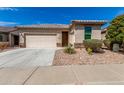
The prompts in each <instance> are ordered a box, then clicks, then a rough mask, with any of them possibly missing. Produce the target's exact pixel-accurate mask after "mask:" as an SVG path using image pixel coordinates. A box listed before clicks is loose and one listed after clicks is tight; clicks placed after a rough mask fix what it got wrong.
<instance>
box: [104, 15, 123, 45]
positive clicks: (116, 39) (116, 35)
mask: <svg viewBox="0 0 124 93" xmlns="http://www.w3.org/2000/svg"><path fill="white" fill-rule="evenodd" d="M106 39H109V40H110V41H111V44H113V43H118V44H120V45H121V44H122V42H123V40H124V15H120V16H117V17H116V18H115V19H113V20H112V21H111V22H110V26H109V27H108V28H107V34H106Z"/></svg>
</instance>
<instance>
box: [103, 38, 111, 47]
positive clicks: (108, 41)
mask: <svg viewBox="0 0 124 93" xmlns="http://www.w3.org/2000/svg"><path fill="white" fill-rule="evenodd" d="M103 43H104V45H105V46H106V47H107V48H108V49H111V41H110V40H109V39H106V40H103Z"/></svg>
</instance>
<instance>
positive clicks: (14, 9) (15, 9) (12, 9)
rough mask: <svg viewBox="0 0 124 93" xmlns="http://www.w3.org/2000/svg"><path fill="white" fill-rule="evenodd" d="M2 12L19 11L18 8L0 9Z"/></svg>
mask: <svg viewBox="0 0 124 93" xmlns="http://www.w3.org/2000/svg"><path fill="white" fill-rule="evenodd" d="M0 11H18V9H17V8H9V7H0Z"/></svg>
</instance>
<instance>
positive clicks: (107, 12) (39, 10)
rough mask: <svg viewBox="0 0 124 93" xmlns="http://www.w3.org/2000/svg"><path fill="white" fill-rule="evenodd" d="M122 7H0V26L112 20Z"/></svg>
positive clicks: (120, 12) (121, 10) (121, 12)
mask: <svg viewBox="0 0 124 93" xmlns="http://www.w3.org/2000/svg"><path fill="white" fill-rule="evenodd" d="M123 13H124V8H123V7H116V8H114V7H106V8H105V7H101V8H100V7H96V8H95V7H59V8H58V7H27V8H25V7H13V8H12V7H8V8H7V7H0V26H16V25H29V24H51V23H54V24H69V23H70V22H71V20H112V19H113V18H114V17H115V16H117V15H120V14H123Z"/></svg>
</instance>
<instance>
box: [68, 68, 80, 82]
mask: <svg viewBox="0 0 124 93" xmlns="http://www.w3.org/2000/svg"><path fill="white" fill-rule="evenodd" d="M70 69H71V71H72V73H73V74H74V76H75V78H76V80H77V83H76V84H79V83H80V79H79V78H78V75H77V74H76V73H75V71H74V69H73V67H72V66H71V67H70Z"/></svg>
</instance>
